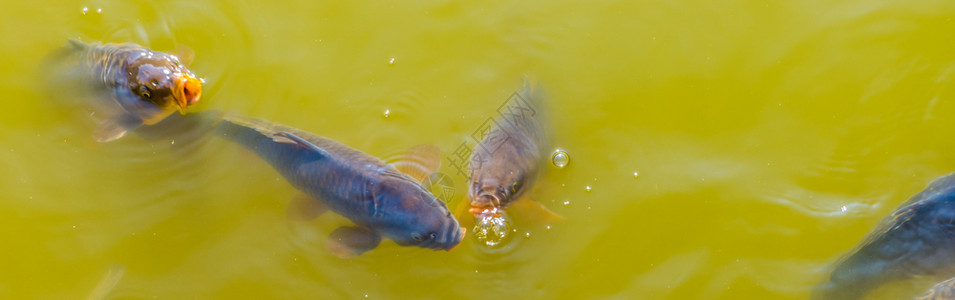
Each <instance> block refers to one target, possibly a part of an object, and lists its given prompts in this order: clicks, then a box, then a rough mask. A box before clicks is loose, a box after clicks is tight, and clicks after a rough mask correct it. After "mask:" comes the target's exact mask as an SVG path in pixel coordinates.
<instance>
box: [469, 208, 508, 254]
mask: <svg viewBox="0 0 955 300" xmlns="http://www.w3.org/2000/svg"><path fill="white" fill-rule="evenodd" d="M512 228H513V226H511V219H510V217H508V216H507V215H506V214H500V215H485V216H483V217H481V218H480V219H478V220H477V224H475V225H474V231H473V232H474V237H476V238H477V240H478V241H479V242H481V243H483V244H484V245H486V246H488V247H497V246H500V245H503V244H505V243H506V242H507V241H508V240H510V239H511V232H512V230H511V229H512Z"/></svg>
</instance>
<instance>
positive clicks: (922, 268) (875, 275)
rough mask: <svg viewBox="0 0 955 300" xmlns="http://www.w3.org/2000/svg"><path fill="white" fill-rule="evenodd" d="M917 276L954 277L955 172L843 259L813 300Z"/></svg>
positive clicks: (848, 295)
mask: <svg viewBox="0 0 955 300" xmlns="http://www.w3.org/2000/svg"><path fill="white" fill-rule="evenodd" d="M917 276H933V277H940V278H950V277H953V276H955V173H953V174H948V175H945V176H942V177H939V178H938V179H935V180H934V181H932V183H930V184H929V185H928V187H927V188H926V189H925V190H923V191H922V192H920V193H918V194H916V195H915V196H913V197H912V198H910V199H909V200H908V201H906V202H905V203H903V204H902V205H901V206H899V208H897V209H896V210H895V211H893V212H892V214H891V215H889V216H888V217H886V218H885V219H884V220H882V222H881V223H880V224H879V225H878V226H877V227H876V228H875V229H874V230H873V231H872V232H871V233H869V235H868V236H866V238H865V239H864V240H863V241H862V242H861V243H859V245H858V246H856V248H855V250H854V251H852V252H851V254H850V255H848V256H847V257H845V258H843V259H842V260H841V261H840V262H839V263H838V264H837V265H836V267H835V269H834V270H833V271H832V275H831V276H830V278H829V280H828V282H826V283H824V284H822V285H821V286H819V287H818V288H817V291H816V293H815V294H814V297H813V298H815V299H858V298H862V297H864V296H865V295H866V294H868V293H869V292H871V291H872V290H874V289H876V288H878V287H879V286H881V285H883V284H885V283H888V282H893V281H898V280H904V279H909V278H913V277H917Z"/></svg>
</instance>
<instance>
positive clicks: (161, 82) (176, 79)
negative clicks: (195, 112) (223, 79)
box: [126, 51, 202, 113]
mask: <svg viewBox="0 0 955 300" xmlns="http://www.w3.org/2000/svg"><path fill="white" fill-rule="evenodd" d="M126 74H127V76H129V80H128V82H129V90H130V91H131V92H132V94H133V95H136V96H137V97H139V98H140V100H142V101H145V102H149V103H152V104H153V105H155V106H156V107H159V108H161V109H164V110H165V109H174V108H175V109H178V110H179V111H180V112H181V113H184V112H185V110H186V108H188V107H189V106H192V105H194V104H196V102H199V97H200V96H201V95H202V80H201V79H199V78H196V76H195V75H194V74H193V73H192V72H191V71H189V70H188V69H187V68H186V67H185V66H183V65H182V64H181V63H180V62H179V59H178V58H176V57H175V56H173V55H169V54H165V53H159V52H152V51H147V52H145V53H143V55H139V56H136V57H134V58H133V59H132V60H131V61H129V62H127V65H126Z"/></svg>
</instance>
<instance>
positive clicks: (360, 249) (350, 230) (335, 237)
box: [325, 226, 381, 258]
mask: <svg viewBox="0 0 955 300" xmlns="http://www.w3.org/2000/svg"><path fill="white" fill-rule="evenodd" d="M380 243H381V235H378V234H377V233H375V232H374V231H371V230H369V229H367V228H361V227H353V226H343V227H339V228H337V229H335V231H332V233H331V235H329V236H328V242H326V243H325V248H327V249H328V251H329V252H331V253H332V254H334V255H335V256H338V257H340V258H349V257H355V256H358V255H361V254H362V253H365V252H368V250H371V249H375V247H378V244H380Z"/></svg>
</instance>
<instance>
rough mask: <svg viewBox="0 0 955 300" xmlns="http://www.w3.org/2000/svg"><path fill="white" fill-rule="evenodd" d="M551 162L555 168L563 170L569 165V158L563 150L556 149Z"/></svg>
mask: <svg viewBox="0 0 955 300" xmlns="http://www.w3.org/2000/svg"><path fill="white" fill-rule="evenodd" d="M551 161H552V162H553V163H554V166H555V167H558V168H563V167H566V166H567V164H569V163H570V156H569V155H568V154H567V152H565V151H564V150H560V149H557V150H555V151H554V155H553V157H551Z"/></svg>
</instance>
